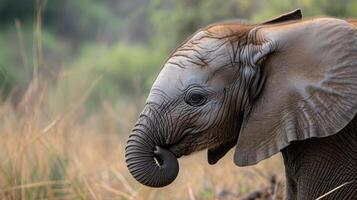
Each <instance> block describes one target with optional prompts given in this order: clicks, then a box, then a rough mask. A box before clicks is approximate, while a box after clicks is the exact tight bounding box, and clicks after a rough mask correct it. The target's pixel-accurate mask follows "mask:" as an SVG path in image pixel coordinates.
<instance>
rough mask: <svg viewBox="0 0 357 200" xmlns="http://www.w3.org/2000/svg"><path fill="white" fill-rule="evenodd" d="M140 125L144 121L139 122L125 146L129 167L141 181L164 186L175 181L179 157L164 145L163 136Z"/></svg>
mask: <svg viewBox="0 0 357 200" xmlns="http://www.w3.org/2000/svg"><path fill="white" fill-rule="evenodd" d="M140 126H142V123H138V124H137V126H136V128H135V129H134V131H133V133H132V134H131V135H130V136H129V139H128V142H127V145H126V148H125V151H126V152H125V158H126V163H127V167H128V169H129V171H130V173H131V174H132V175H133V177H134V178H135V179H136V180H137V181H139V182H140V183H142V184H144V185H146V186H150V187H164V186H166V185H168V184H170V183H171V182H173V181H174V180H175V178H176V176H177V174H178V171H179V165H178V162H177V158H176V157H175V155H174V154H173V153H171V152H170V151H168V150H166V149H164V148H163V147H162V145H164V143H163V142H162V140H163V139H162V136H159V135H158V134H152V133H148V131H144V130H143V127H140ZM155 136H156V137H155Z"/></svg>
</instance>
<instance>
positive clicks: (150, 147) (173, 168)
mask: <svg viewBox="0 0 357 200" xmlns="http://www.w3.org/2000/svg"><path fill="white" fill-rule="evenodd" d="M356 113H357V21H356V20H343V19H337V18H331V17H320V18H311V19H303V18H302V14H301V10H300V9H297V10H294V11H291V12H289V13H286V14H283V15H281V16H278V17H276V18H274V19H271V20H268V21H266V22H263V23H259V24H249V23H242V22H236V21H229V22H220V23H216V24H212V25H209V26H207V27H205V28H202V29H200V30H198V31H197V32H196V33H194V34H193V35H192V36H191V37H189V38H188V39H187V40H186V41H184V42H183V43H182V44H181V45H180V46H179V47H178V48H176V49H175V50H174V51H173V53H172V54H171V55H170V57H169V58H168V59H167V60H166V62H165V64H164V65H163V68H162V70H161V71H160V73H159V75H158V77H157V79H156V80H155V81H154V83H153V86H152V88H151V90H150V93H149V96H148V98H147V100H146V104H145V106H144V109H143V111H142V112H141V114H140V115H139V117H138V120H137V122H136V124H135V125H134V128H133V130H132V133H131V134H130V135H129V138H128V141H127V144H126V150H125V157H126V163H127V167H128V169H129V171H130V173H131V174H132V175H133V177H134V178H135V179H136V180H137V181H139V182H140V183H142V184H144V185H147V186H150V187H163V186H166V185H168V184H170V183H171V182H173V181H174V180H175V178H176V176H177V174H178V171H179V165H178V161H177V159H178V158H180V157H181V156H185V155H189V154H191V153H193V152H196V151H200V150H204V149H207V158H208V163H209V164H216V163H217V162H218V161H219V160H220V159H221V158H222V157H223V156H224V155H225V154H226V153H227V152H228V151H229V150H230V149H232V148H233V147H235V150H234V156H233V160H234V163H235V164H236V165H237V166H249V165H254V164H256V163H258V162H260V161H262V160H264V159H267V158H269V157H271V156H273V155H275V154H277V153H279V152H281V154H282V157H283V160H284V166H285V176H286V198H287V199H304V200H305V199H316V198H319V197H320V198H322V197H324V198H328V199H357V115H356Z"/></svg>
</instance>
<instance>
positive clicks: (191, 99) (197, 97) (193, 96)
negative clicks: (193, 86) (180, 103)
mask: <svg viewBox="0 0 357 200" xmlns="http://www.w3.org/2000/svg"><path fill="white" fill-rule="evenodd" d="M185 102H186V103H187V104H188V105H190V106H194V107H198V106H202V105H203V104H205V103H206V98H205V97H204V96H203V94H201V93H199V92H189V93H188V94H187V95H186V98H185Z"/></svg>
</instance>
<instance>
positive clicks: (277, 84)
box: [234, 18, 357, 166]
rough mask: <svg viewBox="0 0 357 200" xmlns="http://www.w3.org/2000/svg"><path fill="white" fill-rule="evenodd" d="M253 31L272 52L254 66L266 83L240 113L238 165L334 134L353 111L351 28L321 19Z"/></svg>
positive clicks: (355, 48) (355, 58) (356, 43)
mask: <svg viewBox="0 0 357 200" xmlns="http://www.w3.org/2000/svg"><path fill="white" fill-rule="evenodd" d="M255 33H256V34H257V38H263V41H264V42H270V43H272V46H275V48H274V52H271V53H269V54H268V55H266V60H265V61H264V62H263V64H262V65H261V66H256V67H259V68H260V69H261V71H264V72H265V74H266V79H265V82H264V84H263V86H262V89H261V92H260V94H259V95H257V96H256V97H255V99H252V100H251V101H250V102H252V103H251V105H250V107H249V109H248V110H247V111H246V113H245V117H244V121H243V124H242V127H241V131H240V133H239V137H238V142H237V146H236V150H235V155H234V162H235V164H237V165H239V166H246V165H252V164H255V163H257V162H259V161H260V160H263V159H266V158H268V157H270V156H272V155H274V154H276V153H278V152H279V151H280V150H281V149H283V148H284V147H286V146H288V145H289V144H290V142H291V141H298V140H305V139H308V138H312V137H327V136H330V135H333V134H336V133H338V132H339V131H340V130H341V129H343V128H344V127H345V126H346V125H347V124H348V123H350V122H351V121H352V120H353V118H354V117H355V115H356V113H357V30H356V28H354V27H353V26H351V25H350V24H348V23H347V22H346V21H344V20H338V19H331V18H320V19H314V20H308V21H302V22H296V23H288V24H284V25H279V26H274V25H262V26H260V27H257V30H255ZM262 49H263V50H264V48H262ZM253 56H255V55H253ZM256 71H257V70H256Z"/></svg>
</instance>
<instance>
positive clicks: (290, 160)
mask: <svg viewBox="0 0 357 200" xmlns="http://www.w3.org/2000/svg"><path fill="white" fill-rule="evenodd" d="M282 154H283V158H284V165H285V173H286V181H287V183H286V186H287V187H286V188H287V199H316V198H318V197H320V196H322V195H324V194H326V193H328V192H330V191H332V190H334V189H335V190H334V191H333V192H331V193H330V194H329V195H328V197H329V198H328V199H330V198H331V199H341V197H343V199H353V197H355V198H356V197H357V117H355V118H354V119H353V120H352V122H350V124H348V125H347V126H346V127H345V128H344V129H343V130H341V131H340V132H338V133H337V134H335V135H332V136H329V137H326V138H312V139H308V140H305V141H298V142H293V143H291V145H289V146H288V147H286V148H285V149H283V150H282ZM339 186H341V187H340V188H338V189H336V188H337V187H339ZM345 197H346V198H345ZM348 197H350V198H348Z"/></svg>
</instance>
